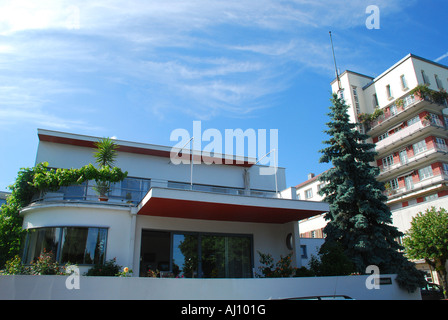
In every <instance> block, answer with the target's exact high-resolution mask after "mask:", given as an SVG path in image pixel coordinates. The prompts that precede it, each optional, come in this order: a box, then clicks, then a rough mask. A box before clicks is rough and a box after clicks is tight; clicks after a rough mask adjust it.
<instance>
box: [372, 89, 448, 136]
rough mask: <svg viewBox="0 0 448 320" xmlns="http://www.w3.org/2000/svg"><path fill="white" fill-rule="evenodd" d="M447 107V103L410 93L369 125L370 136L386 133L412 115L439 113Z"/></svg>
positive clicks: (385, 109)
mask: <svg viewBox="0 0 448 320" xmlns="http://www.w3.org/2000/svg"><path fill="white" fill-rule="evenodd" d="M446 107H447V103H446V102H445V103H443V104H441V103H438V102H436V101H434V99H431V98H430V97H423V98H422V97H419V96H416V95H414V94H411V93H408V94H406V95H404V96H402V97H401V98H399V99H396V100H394V101H393V102H392V103H391V104H389V105H387V106H385V107H384V108H382V110H383V114H382V115H381V116H379V117H378V118H377V119H375V120H373V121H371V122H370V123H369V125H368V130H369V132H368V134H369V135H370V136H377V135H379V134H380V133H381V132H384V130H386V129H388V128H391V127H394V126H395V125H396V124H398V123H400V122H402V121H404V120H406V118H407V117H409V116H410V115H411V114H416V113H419V112H421V111H423V110H427V111H428V112H436V113H439V112H441V110H442V109H444V108H446Z"/></svg>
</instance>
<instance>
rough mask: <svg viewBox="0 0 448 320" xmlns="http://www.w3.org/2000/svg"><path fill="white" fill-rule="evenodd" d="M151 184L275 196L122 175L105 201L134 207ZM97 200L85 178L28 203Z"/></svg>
mask: <svg viewBox="0 0 448 320" xmlns="http://www.w3.org/2000/svg"><path fill="white" fill-rule="evenodd" d="M152 187H158V188H166V189H177V190H192V191H200V192H209V193H217V194H227V195H236V196H250V197H262V198H276V197H277V193H276V192H275V191H268V190H254V189H251V190H245V189H243V188H232V187H222V186H212V185H203V184H193V185H191V184H190V183H184V182H175V181H167V180H159V179H152V180H149V179H139V178H126V179H125V180H124V181H122V182H119V183H115V184H112V185H111V186H110V190H109V192H107V194H106V198H107V202H108V203H110V204H117V205H127V206H135V205H137V204H138V203H140V201H141V200H142V199H143V198H144V197H145V195H146V194H147V193H148V191H149V190H150V189H151V188H152ZM51 201H53V202H60V201H63V202H98V201H102V199H101V197H100V195H99V193H98V192H97V188H96V184H95V182H94V181H88V182H86V183H83V184H80V185H73V186H68V187H62V188H60V189H59V190H57V191H47V192H40V193H38V194H36V195H34V197H33V200H32V202H51Z"/></svg>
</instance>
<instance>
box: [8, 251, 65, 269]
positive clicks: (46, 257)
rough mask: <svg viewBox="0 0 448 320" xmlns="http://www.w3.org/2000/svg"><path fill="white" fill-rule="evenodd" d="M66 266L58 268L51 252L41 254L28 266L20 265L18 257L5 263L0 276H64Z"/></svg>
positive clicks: (20, 261)
mask: <svg viewBox="0 0 448 320" xmlns="http://www.w3.org/2000/svg"><path fill="white" fill-rule="evenodd" d="M66 267H67V266H60V265H59V263H58V262H57V261H56V260H55V259H54V256H53V254H52V253H51V252H45V251H44V252H43V253H42V254H41V255H40V256H39V257H38V258H37V260H35V261H33V262H31V264H30V265H29V266H25V265H23V264H22V260H21V259H20V257H19V256H17V255H16V256H14V257H13V258H12V259H10V260H8V261H6V263H5V268H4V270H1V271H0V275H65V274H66V272H65V269H66Z"/></svg>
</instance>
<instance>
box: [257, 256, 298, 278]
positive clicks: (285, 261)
mask: <svg viewBox="0 0 448 320" xmlns="http://www.w3.org/2000/svg"><path fill="white" fill-rule="evenodd" d="M258 254H259V255H260V263H261V264H262V266H260V267H258V269H259V270H260V272H261V274H257V276H258V277H262V278H286V277H292V276H295V274H296V271H297V268H294V267H292V266H291V262H292V261H291V256H292V253H290V254H288V255H286V256H285V257H283V256H280V260H279V261H278V262H277V263H275V264H274V258H273V257H272V255H271V254H265V253H261V252H260V251H258Z"/></svg>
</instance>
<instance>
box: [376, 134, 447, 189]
mask: <svg viewBox="0 0 448 320" xmlns="http://www.w3.org/2000/svg"><path fill="white" fill-rule="evenodd" d="M447 154H448V147H447V146H446V145H442V144H438V143H436V145H435V147H434V148H431V149H427V150H425V151H423V152H420V153H418V154H415V155H414V156H412V157H407V156H406V157H400V161H399V162H397V163H394V164H392V165H389V166H384V165H381V166H379V169H380V174H379V176H378V178H379V179H380V180H384V181H385V180H388V179H390V178H391V177H393V176H394V177H396V176H400V174H403V173H404V172H406V171H409V170H410V169H411V168H412V167H414V166H415V165H417V164H421V163H422V162H431V163H432V162H436V161H437V160H441V161H442V160H444V159H446V155H447Z"/></svg>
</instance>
